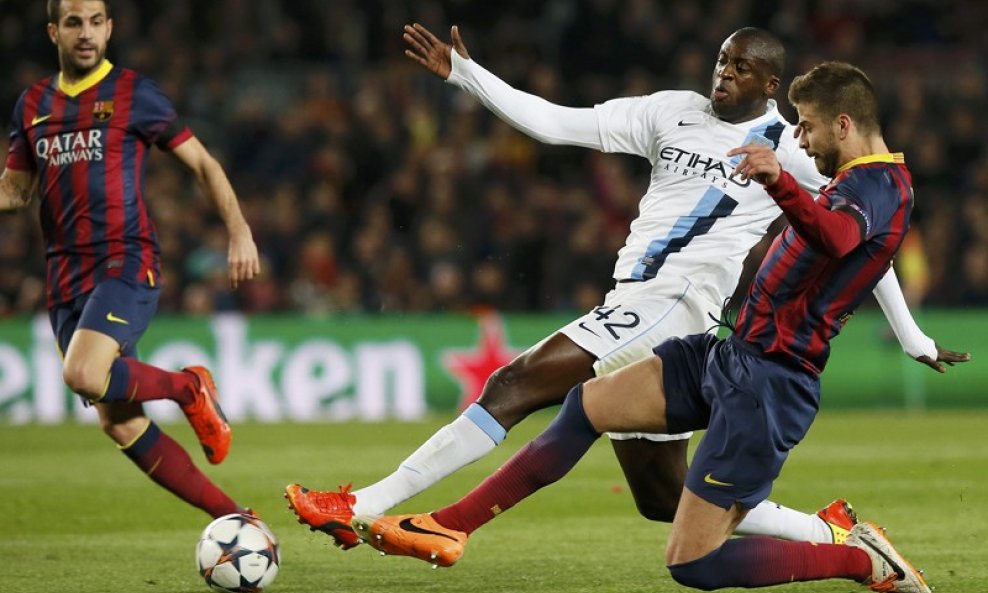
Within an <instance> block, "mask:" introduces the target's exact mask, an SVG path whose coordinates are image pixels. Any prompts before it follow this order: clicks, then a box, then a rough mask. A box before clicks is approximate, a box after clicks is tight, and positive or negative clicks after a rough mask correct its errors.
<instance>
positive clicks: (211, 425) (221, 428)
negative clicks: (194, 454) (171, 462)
mask: <svg viewBox="0 0 988 593" xmlns="http://www.w3.org/2000/svg"><path fill="white" fill-rule="evenodd" d="M182 372H185V373H189V374H190V375H192V377H193V382H194V384H195V387H194V391H195V400H194V401H193V402H192V403H191V404H188V405H186V406H182V412H184V413H185V417H186V418H187V419H188V421H189V424H191V425H192V430H193V431H195V433H196V438H198V439H199V443H200V444H201V445H202V450H203V451H204V452H205V453H206V459H208V460H209V462H210V463H212V464H214V465H215V464H217V463H220V462H221V461H223V460H224V459H226V454H227V453H229V452H230V441H231V440H232V439H233V434H232V433H231V432H230V425H229V424H227V422H226V416H224V415H223V408H221V407H220V402H219V399H217V396H216V384H215V383H213V376H212V375H211V374H210V373H209V370H208V369H206V367H198V366H196V367H186V368H184V369H182Z"/></svg>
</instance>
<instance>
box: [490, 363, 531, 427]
mask: <svg viewBox="0 0 988 593" xmlns="http://www.w3.org/2000/svg"><path fill="white" fill-rule="evenodd" d="M525 380H526V373H525V371H523V370H521V368H519V366H518V365H516V364H515V363H513V362H512V363H510V364H507V365H505V366H503V367H501V368H499V369H498V370H496V371H494V372H493V373H492V374H491V376H490V377H489V378H488V379H487V384H486V385H485V386H484V392H483V393H482V394H481V396H480V400H479V401H480V402H481V403H482V404H483V405H484V407H485V408H486V409H487V410H488V411H489V412H490V413H491V415H492V416H494V417H495V418H497V420H498V421H499V422H502V424H503V425H505V427H506V428H507V427H510V426H513V425H515V424H517V423H518V422H520V421H521V419H522V418H524V417H525V416H526V415H528V414H529V413H530V412H532V411H533V409H534V408H533V406H532V404H531V403H530V402H529V401H528V398H527V397H526V389H525V388H524V383H525Z"/></svg>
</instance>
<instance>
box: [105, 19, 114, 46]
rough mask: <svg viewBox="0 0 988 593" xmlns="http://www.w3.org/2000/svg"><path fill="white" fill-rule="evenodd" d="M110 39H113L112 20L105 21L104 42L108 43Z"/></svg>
mask: <svg viewBox="0 0 988 593" xmlns="http://www.w3.org/2000/svg"><path fill="white" fill-rule="evenodd" d="M110 37H113V19H106V40H107V41H109V40H110Z"/></svg>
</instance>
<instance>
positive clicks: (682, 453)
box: [611, 438, 689, 523]
mask: <svg viewBox="0 0 988 593" xmlns="http://www.w3.org/2000/svg"><path fill="white" fill-rule="evenodd" d="M611 445H612V446H613V447H614V454H615V455H616V456H617V459H618V462H619V463H620V464H621V469H622V471H624V476H625V479H626V480H627V481H628V487H629V488H630V489H631V495H632V496H633V497H634V499H635V506H636V507H637V508H638V512H639V513H641V515H642V516H643V517H645V518H646V519H649V520H652V521H663V522H666V523H671V522H672V519H673V517H675V516H676V507H677V506H678V505H679V497H680V495H681V494H682V492H683V480H684V479H685V477H686V454H687V450H688V448H689V439H676V440H669V441H654V440H649V439H646V438H632V439H611Z"/></svg>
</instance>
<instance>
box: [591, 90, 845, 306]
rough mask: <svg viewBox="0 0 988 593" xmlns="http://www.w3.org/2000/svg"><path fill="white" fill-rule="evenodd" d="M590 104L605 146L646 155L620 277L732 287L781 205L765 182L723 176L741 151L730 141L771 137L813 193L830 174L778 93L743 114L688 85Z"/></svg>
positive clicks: (721, 293)
mask: <svg viewBox="0 0 988 593" xmlns="http://www.w3.org/2000/svg"><path fill="white" fill-rule="evenodd" d="M594 110H595V112H596V114H597V119H598V123H599V128H600V140H601V145H602V146H603V148H604V150H605V151H606V152H620V153H627V154H636V155H640V156H643V157H645V158H647V159H648V160H649V162H650V163H652V173H651V180H650V182H649V185H648V190H647V191H646V192H645V195H644V196H643V197H642V199H641V202H640V203H639V206H638V210H639V212H638V217H637V218H636V219H635V220H634V221H632V223H631V230H630V233H629V234H628V239H627V241H626V242H625V245H624V247H623V248H621V251H620V252H619V253H618V260H617V264H616V265H615V267H614V278H615V279H616V280H628V279H631V280H650V279H652V278H655V277H656V276H657V275H658V276H660V277H665V278H667V279H669V278H670V277H672V278H675V277H680V278H686V279H688V280H689V281H690V283H691V284H692V285H693V286H694V287H695V288H697V289H699V290H700V291H702V292H703V293H704V296H706V297H707V298H708V299H711V300H712V301H714V302H717V303H720V302H722V301H723V299H724V298H726V297H728V296H730V295H731V293H732V292H733V291H734V288H735V286H736V285H737V282H738V278H739V277H740V276H741V267H742V265H743V263H744V259H745V256H747V254H748V252H749V251H750V250H751V248H752V247H753V246H754V245H755V244H756V243H757V242H758V241H759V240H760V239H761V238H762V237H763V236H764V235H765V232H766V231H767V230H768V227H769V225H770V224H771V223H772V221H773V220H775V219H776V218H777V217H778V216H779V215H780V214H781V210H780V209H779V208H778V206H776V204H775V202H774V201H772V198H770V197H769V196H768V194H767V193H766V192H765V188H764V187H763V186H762V185H760V184H758V183H756V182H754V181H752V180H750V179H749V180H747V181H742V180H740V179H738V178H731V177H729V176H730V174H731V171H732V170H733V169H734V165H735V164H736V163H737V162H738V161H740V157H733V158H731V157H728V156H727V151H729V150H730V149H732V148H735V147H738V146H742V145H745V144H750V143H753V142H754V143H762V144H768V145H770V146H773V147H774V148H775V149H776V155H777V156H778V159H779V162H780V164H781V165H782V168H783V169H785V170H786V171H788V172H789V173H790V174H792V175H793V176H794V177H795V178H796V180H797V181H798V182H799V184H800V185H801V186H802V187H803V188H804V189H806V190H807V191H809V192H810V193H811V194H813V195H816V194H817V193H818V192H819V191H820V188H821V187H823V186H824V185H826V184H827V183H828V182H829V181H830V180H829V178H827V177H825V176H823V175H822V174H820V173H819V172H818V171H817V169H816V166H815V165H814V163H813V159H811V158H810V157H809V156H807V155H806V153H805V152H804V151H803V150H802V149H801V148H800V147H799V144H798V141H797V140H796V139H795V138H794V137H793V130H794V127H793V125H792V124H790V123H789V122H788V121H786V120H785V119H784V118H783V117H782V115H781V114H780V113H779V111H778V108H777V106H776V103H775V101H771V100H770V101H769V103H768V107H767V109H766V112H765V115H763V116H761V117H759V118H757V119H754V120H750V121H746V122H743V123H740V124H732V123H728V122H725V121H723V120H721V119H718V118H717V116H716V115H714V114H713V111H712V110H711V106H710V100H709V99H708V98H707V97H704V96H702V95H699V94H697V93H694V92H692V91H661V92H657V93H654V94H652V95H648V96H644V97H628V98H621V99H613V100H610V101H607V102H605V103H601V104H599V105H597V106H595V107H594Z"/></svg>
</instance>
